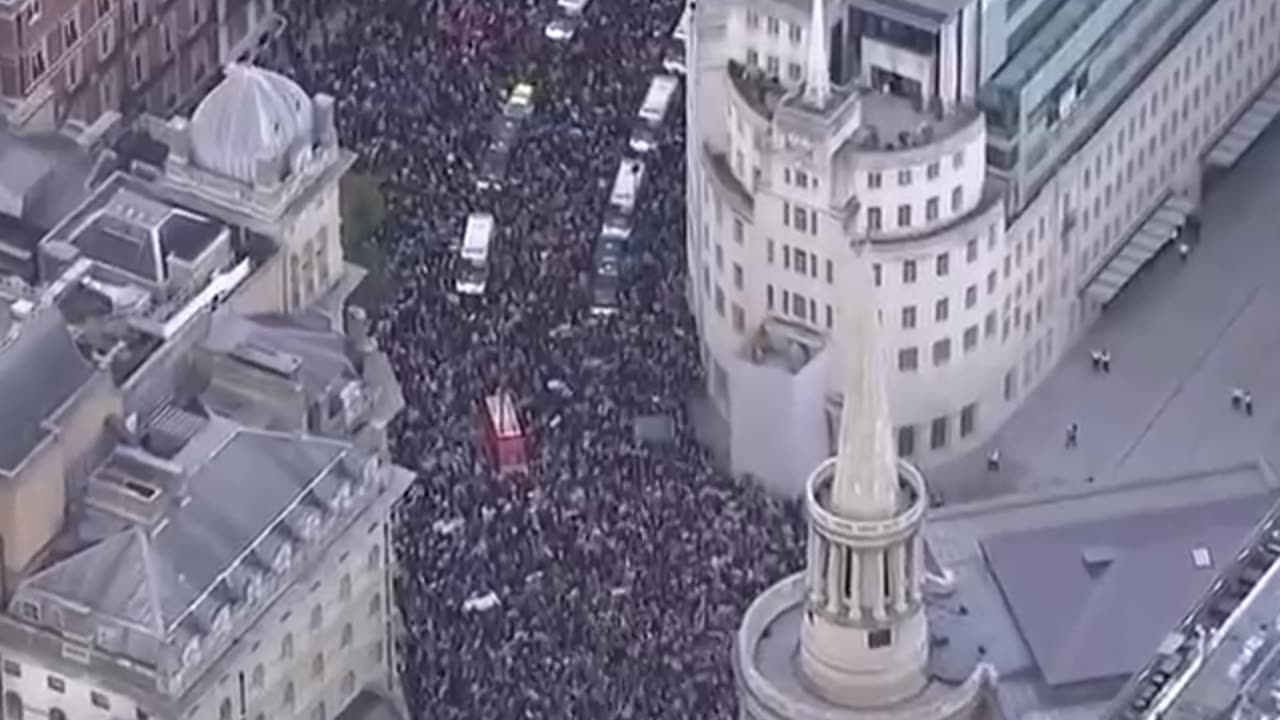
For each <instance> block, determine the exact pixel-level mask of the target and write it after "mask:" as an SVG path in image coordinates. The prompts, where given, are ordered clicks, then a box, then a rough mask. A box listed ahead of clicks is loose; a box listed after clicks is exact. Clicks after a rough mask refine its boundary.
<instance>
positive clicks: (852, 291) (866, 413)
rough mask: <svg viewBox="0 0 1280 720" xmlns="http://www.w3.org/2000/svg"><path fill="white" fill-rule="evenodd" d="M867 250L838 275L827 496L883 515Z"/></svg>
mask: <svg viewBox="0 0 1280 720" xmlns="http://www.w3.org/2000/svg"><path fill="white" fill-rule="evenodd" d="M820 3H821V0H819V4H820ZM869 253H870V250H869V249H868V248H866V247H863V248H861V249H854V250H853V251H852V258H851V259H852V262H851V263H850V265H849V272H848V273H847V274H846V277H844V278H842V284H843V285H844V288H843V293H842V294H841V297H840V300H841V305H840V324H839V326H838V330H839V333H840V335H839V342H838V346H839V347H838V349H840V350H841V351H842V352H841V353H840V354H841V356H842V357H841V362H842V364H841V366H840V371H841V373H842V375H843V378H842V380H843V382H842V386H843V390H844V407H843V409H842V411H841V413H840V431H839V432H840V435H839V439H838V442H837V445H836V470H835V480H834V483H833V487H832V491H831V495H832V497H831V501H832V505H833V509H834V510H835V511H836V512H839V513H842V514H847V515H848V516H851V517H855V518H866V519H884V518H889V517H892V516H893V515H895V514H896V513H897V511H898V508H897V506H896V504H897V498H898V495H899V493H898V470H897V459H896V454H895V452H894V447H893V423H892V420H891V419H890V416H889V400H888V392H887V390H886V388H885V375H884V364H883V362H882V357H883V349H882V348H881V346H880V337H879V336H880V328H879V319H878V318H879V313H878V312H877V305H876V299H875V290H874V282H873V280H872V276H871V264H870V260H869V258H868V255H869Z"/></svg>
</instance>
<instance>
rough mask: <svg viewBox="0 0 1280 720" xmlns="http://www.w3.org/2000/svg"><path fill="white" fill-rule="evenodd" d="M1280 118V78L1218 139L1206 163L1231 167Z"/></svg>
mask: <svg viewBox="0 0 1280 720" xmlns="http://www.w3.org/2000/svg"><path fill="white" fill-rule="evenodd" d="M1277 115H1280V75H1277V76H1276V77H1275V78H1274V79H1273V80H1272V81H1271V84H1270V85H1268V86H1267V87H1266V89H1265V90H1263V91H1262V93H1261V94H1259V95H1258V97H1257V99H1255V100H1254V101H1253V104H1251V105H1250V106H1249V109H1248V110H1245V111H1244V113H1243V114H1241V115H1240V117H1238V118H1236V121H1235V122H1234V123H1232V124H1231V127H1230V128H1229V129H1228V130H1227V131H1226V132H1225V133H1223V134H1222V137H1220V138H1218V142H1216V143H1214V145H1213V149H1211V150H1210V151H1209V154H1208V155H1207V156H1205V162H1206V163H1208V164H1209V165H1212V166H1214V167H1221V168H1226V167H1231V166H1232V165H1235V164H1236V161H1237V160H1239V159H1240V156H1241V155H1244V153H1245V151H1246V150H1248V149H1249V146H1250V145H1252V144H1253V143H1254V141H1255V140H1257V139H1258V138H1259V137H1260V136H1261V135H1262V133H1263V131H1264V130H1266V129H1267V126H1268V125H1270V124H1271V121H1272V120H1275V119H1276V116H1277Z"/></svg>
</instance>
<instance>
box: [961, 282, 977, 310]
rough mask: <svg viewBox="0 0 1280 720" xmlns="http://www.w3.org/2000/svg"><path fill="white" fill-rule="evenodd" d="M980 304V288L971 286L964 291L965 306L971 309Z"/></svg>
mask: <svg viewBox="0 0 1280 720" xmlns="http://www.w3.org/2000/svg"><path fill="white" fill-rule="evenodd" d="M977 304H978V286H977V285H970V286H969V287H967V288H965V289H964V306H965V309H969V308H971V307H973V306H974V305H977Z"/></svg>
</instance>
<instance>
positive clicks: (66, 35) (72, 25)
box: [62, 12, 80, 48]
mask: <svg viewBox="0 0 1280 720" xmlns="http://www.w3.org/2000/svg"><path fill="white" fill-rule="evenodd" d="M79 39H80V16H79V15H78V14H76V13H75V12H72V13H71V14H70V15H68V16H67V19H66V20H64V21H63V22H62V46H63V47H64V48H69V47H71V46H72V45H75V44H76V41H78V40H79Z"/></svg>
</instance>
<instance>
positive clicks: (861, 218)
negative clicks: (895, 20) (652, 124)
mask: <svg viewBox="0 0 1280 720" xmlns="http://www.w3.org/2000/svg"><path fill="white" fill-rule="evenodd" d="M897 4H899V3H896V0H884V2H880V3H878V4H877V5H880V6H884V5H897ZM988 4H990V3H983V7H986V5H988ZM996 4H999V3H996ZM863 5H866V3H859V2H855V1H854V0H830V1H829V2H826V3H825V4H824V5H823V12H821V13H814V12H813V6H812V4H811V3H809V2H803V3H796V2H791V1H787V0H703V2H700V3H699V4H698V8H697V10H696V12H695V19H694V32H693V33H691V36H692V39H691V40H690V46H689V54H690V62H688V63H687V66H688V67H689V68H690V71H689V92H688V93H687V97H688V103H689V107H688V114H689V123H688V126H689V128H690V130H689V132H690V134H691V138H690V143H689V145H690V162H689V171H688V172H689V188H690V198H689V202H690V208H689V237H688V247H687V252H688V264H689V269H690V288H689V291H690V294H691V300H692V301H691V305H692V307H693V309H694V312H695V315H696V317H697V323H698V328H699V331H700V334H701V337H702V341H703V356H704V357H703V360H704V362H705V366H706V369H707V383H708V395H709V397H710V399H711V402H712V405H713V406H714V407H715V408H716V409H717V410H718V412H719V414H720V415H721V416H722V417H723V418H724V420H725V425H726V426H727V428H728V447H729V455H730V458H729V460H730V464H731V466H732V469H733V470H734V471H735V472H736V473H739V474H748V475H752V476H755V477H757V478H760V479H762V480H765V481H766V482H769V483H771V484H774V485H775V486H777V487H779V488H783V489H786V490H787V491H789V492H799V490H800V488H799V487H798V485H797V484H796V478H803V477H805V476H806V474H807V472H808V470H810V469H811V468H812V467H814V465H816V464H817V463H818V462H819V461H820V460H821V459H822V458H825V457H827V456H829V454H830V452H831V451H832V440H833V438H834V428H835V418H836V416H837V413H836V412H835V410H836V409H837V408H838V407H839V402H840V400H839V397H840V393H839V390H838V387H837V385H836V384H833V380H834V379H833V378H832V377H831V375H830V373H829V371H828V367H832V366H833V364H832V363H831V360H830V359H829V356H830V355H831V354H832V353H831V352H829V350H831V351H835V350H838V345H839V342H838V338H835V340H836V341H835V342H831V340H832V338H833V335H832V334H831V331H832V329H833V328H834V327H836V315H837V314H838V313H839V307H838V303H837V302H836V301H835V298H836V289H837V287H838V284H839V283H840V280H841V276H842V272H841V270H842V267H843V266H845V265H846V264H847V257H848V255H849V247H850V244H851V243H862V242H866V243H869V247H870V249H871V260H872V262H873V269H874V272H875V278H876V282H877V287H878V293H879V295H878V298H877V303H878V306H879V312H880V318H881V323H882V329H883V333H884V340H885V344H886V346H887V348H888V353H889V364H890V367H889V372H888V375H889V377H888V385H889V391H890V394H891V398H892V406H893V408H894V419H895V422H896V423H897V427H896V428H895V440H896V443H897V449H898V452H899V453H900V454H901V455H902V456H904V457H909V458H911V459H912V460H913V461H914V462H915V463H917V464H919V465H921V466H922V467H925V468H926V469H927V468H928V467H930V466H935V465H937V464H939V463H942V462H945V461H947V460H950V459H953V458H954V457H956V456H957V455H959V454H961V453H964V452H967V451H969V450H973V449H975V448H977V447H981V446H983V445H985V444H988V443H990V442H991V441H992V437H993V434H994V433H995V431H996V430H997V429H998V428H999V426H1000V424H1001V423H1002V422H1003V420H1004V419H1005V418H1006V417H1007V416H1008V414H1009V413H1010V412H1011V411H1012V410H1013V409H1014V408H1015V407H1016V405H1017V403H1018V402H1019V401H1020V400H1021V398H1023V397H1025V396H1026V395H1027V393H1029V392H1030V391H1031V390H1032V389H1034V387H1035V386H1036V384H1037V383H1038V382H1039V380H1040V379H1041V377H1043V376H1044V375H1045V374H1046V372H1047V370H1048V369H1049V368H1051V367H1052V366H1053V365H1054V363H1056V362H1057V360H1058V358H1059V357H1060V356H1061V354H1062V352H1063V351H1064V350H1065V349H1066V348H1067V347H1069V346H1070V345H1071V343H1072V341H1073V339H1074V338H1075V337H1076V336H1077V335H1078V333H1079V332H1080V331H1081V330H1082V329H1083V328H1085V327H1087V326H1088V324H1089V323H1090V322H1091V321H1092V320H1093V319H1094V318H1095V317H1096V314H1097V313H1098V312H1099V310H1100V308H1101V306H1102V304H1103V303H1104V302H1106V301H1107V300H1109V299H1110V298H1111V297H1112V296H1114V294H1115V290H1108V283H1111V284H1116V283H1119V285H1123V283H1124V282H1126V281H1127V279H1128V276H1129V275H1126V274H1125V273H1129V274H1131V273H1132V272H1135V271H1136V267H1134V268H1132V269H1128V268H1127V266H1126V265H1125V263H1122V262H1120V261H1121V260H1125V259H1126V258H1125V257H1120V256H1121V255H1125V253H1132V252H1133V251H1132V250H1131V249H1130V248H1129V246H1130V244H1131V243H1132V242H1134V239H1135V237H1136V238H1138V239H1139V240H1141V238H1142V236H1143V233H1144V232H1145V233H1148V234H1150V233H1152V232H1156V231H1154V230H1152V229H1151V228H1152V223H1154V222H1155V221H1154V220H1153V217H1156V216H1159V218H1161V222H1162V223H1163V224H1162V225H1160V226H1159V232H1165V233H1169V232H1176V231H1177V230H1178V229H1179V228H1180V226H1181V224H1182V222H1183V221H1184V220H1185V218H1186V216H1187V215H1188V214H1189V213H1191V212H1192V210H1193V209H1194V206H1195V204H1196V203H1197V202H1198V196H1199V180H1200V175H1201V161H1200V158H1201V156H1202V155H1203V154H1204V153H1205V152H1206V150H1207V149H1208V147H1209V146H1211V145H1212V143H1213V142H1214V141H1215V139H1216V138H1218V137H1219V136H1220V135H1221V134H1222V133H1223V132H1224V131H1225V130H1226V128H1227V127H1228V126H1229V124H1230V122H1231V121H1232V120H1233V119H1234V118H1235V117H1236V116H1237V115H1238V114H1239V113H1240V112H1241V111H1242V110H1243V109H1245V108H1246V107H1247V106H1248V105H1249V103H1250V102H1251V101H1252V99H1253V98H1254V97H1256V95H1257V93H1258V91H1259V90H1260V89H1261V88H1262V87H1264V86H1265V85H1266V84H1267V83H1268V82H1269V81H1270V79H1271V78H1273V77H1274V76H1275V74H1276V67H1277V60H1278V58H1277V56H1276V52H1277V51H1276V43H1277V38H1280V29H1278V28H1277V26H1276V25H1275V22H1276V20H1275V13H1276V7H1277V0H1217V1H1216V2H1214V1H1213V0H1191V1H1190V2H1187V3H1174V4H1172V5H1169V0H1148V1H1146V2H1135V3H1132V5H1133V7H1132V8H1131V10H1130V12H1131V13H1132V16H1131V17H1129V18H1127V21H1126V24H1124V25H1122V26H1116V27H1114V28H1113V27H1112V26H1107V27H1106V28H1103V30H1107V31H1108V33H1111V34H1108V35H1107V38H1108V40H1107V42H1109V43H1112V45H1114V46H1115V47H1121V46H1122V45H1121V44H1123V43H1128V44H1123V49H1124V50H1125V52H1124V53H1117V56H1119V57H1120V60H1121V61H1124V62H1133V63H1137V64H1138V65H1140V67H1133V68H1130V67H1128V66H1127V65H1125V66H1124V67H1120V66H1117V65H1114V64H1106V63H1114V62H1115V61H1116V60H1115V58H1111V57H1108V56H1107V55H1106V51H1104V52H1102V54H1101V55H1100V56H1099V57H1097V58H1093V57H1092V56H1090V58H1089V61H1090V62H1092V63H1093V64H1094V65H1095V66H1097V67H1098V69H1096V70H1093V71H1092V72H1093V80H1092V84H1089V83H1088V82H1087V81H1088V80H1089V76H1088V73H1089V72H1090V71H1089V70H1088V69H1086V70H1085V71H1084V73H1085V74H1084V75H1083V76H1082V77H1083V78H1084V79H1083V80H1081V79H1080V78H1079V77H1077V78H1076V80H1075V81H1074V83H1070V82H1069V83H1066V84H1067V85H1069V86H1071V87H1070V90H1071V92H1070V93H1069V97H1067V96H1057V97H1056V98H1055V99H1053V100H1052V102H1047V105H1046V102H1043V101H1037V102H1040V105H1039V106H1040V107H1041V111H1039V112H1038V113H1029V115H1028V116H1029V118H1030V119H1029V120H1028V121H1027V123H1028V124H1027V128H1029V129H1025V130H1022V131H1021V134H1020V135H1013V136H1010V135H1008V131H1007V130H1006V129H1003V128H1002V129H1001V130H1000V133H1001V134H999V135H992V133H994V132H995V131H994V130H989V128H988V121H987V119H986V118H987V117H990V116H991V113H992V110H991V109H990V108H986V113H985V114H984V113H983V112H981V111H979V110H978V95H979V93H980V88H982V87H983V84H984V83H985V82H987V81H988V80H990V79H991V78H992V76H993V75H996V73H995V71H994V67H995V66H994V65H993V66H992V67H993V69H992V70H991V71H988V70H986V69H984V63H990V61H991V60H992V58H991V57H990V56H991V52H992V51H991V49H990V48H991V46H992V45H993V42H994V41H993V40H992V38H990V37H984V36H983V35H982V33H981V30H980V24H979V23H977V20H976V17H977V12H978V10H977V3H976V1H975V2H974V3H970V5H973V7H972V8H969V7H964V8H961V9H959V10H954V11H953V12H951V13H950V14H949V15H948V14H946V13H943V12H941V11H939V14H938V16H937V17H936V18H934V19H933V20H931V21H930V22H934V25H932V26H930V27H931V28H932V29H930V30H927V31H926V30H919V29H918V28H916V29H910V28H909V29H908V30H907V31H901V32H898V31H896V30H895V32H893V33H889V32H887V31H884V28H885V27H888V26H887V25H883V24H881V25H876V23H883V22H885V21H883V20H874V19H873V20H868V18H870V17H871V15H870V11H866V12H864V11H862V10H860V9H859V8H860V7H861V6H863ZM946 5H947V6H948V7H951V6H962V5H965V4H964V3H947V4H946ZM1166 5H1168V7H1165V6H1166ZM903 6H904V8H905V7H907V6H911V7H917V8H918V7H920V5H919V4H918V3H906V4H903ZM903 12H904V13H905V12H907V10H903ZM1001 12H1003V11H1001ZM1144 13H1146V14H1145V15H1144ZM815 17H816V18H818V19H817V21H815ZM904 17H905V16H904ZM1088 19H1089V20H1092V19H1093V18H1092V16H1090V18H1088ZM1099 22H1101V21H1099ZM917 24H918V25H920V26H922V27H923V26H924V24H925V23H924V22H923V21H921V22H920V23H917ZM868 27H871V28H872V29H873V30H874V29H876V28H879V30H880V31H884V32H881V35H882V36H888V35H891V36H892V37H891V38H890V40H893V41H894V42H890V41H886V40H885V38H884V37H881V36H876V33H875V32H872V31H870V30H868V29H867V28H868ZM894 27H897V26H894ZM902 27H906V25H903V26H902ZM815 28H821V30H817V31H815ZM1086 29H1087V28H1086ZM823 30H825V33H824V32H823ZM1054 30H1055V29H1054V28H1052V27H1047V28H1046V29H1045V30H1043V32H1045V33H1049V32H1053V31H1054ZM1113 30H1114V32H1112V31H1113ZM988 32H991V31H988ZM913 33H914V34H913ZM824 34H825V37H823V38H821V40H822V41H823V42H821V43H819V46H818V47H812V46H811V41H812V38H813V37H814V36H815V35H824ZM1127 34H1128V35H1133V37H1127V36H1126V35H1127ZM1113 35H1115V36H1117V37H1113ZM1162 38H1163V39H1162ZM1156 40H1160V43H1162V44H1159V43H1156ZM926 41H927V42H926ZM895 42H897V43H898V44H896V45H895ZM1003 43H1004V40H1003V39H1001V40H1000V43H997V44H1001V47H1003ZM1107 47H1111V46H1110V45H1109V46H1107ZM1010 52H1011V51H1010ZM1064 52H1065V51H1064ZM1144 53H1145V54H1146V55H1144ZM1078 54H1079V52H1078V51H1077V55H1078ZM1147 56H1150V57H1147ZM817 58H822V59H823V60H825V64H826V65H827V70H828V72H827V73H825V74H824V73H818V74H817V75H814V74H811V73H810V67H811V66H814V65H819V64H822V61H820V60H817ZM996 59H997V60H998V59H999V58H996ZM1017 59H1018V58H1017V56H1016V55H1014V56H1013V57H1012V59H1011V60H1009V62H1008V63H1006V64H1014V61H1016V60H1017ZM1050 60H1052V61H1053V62H1052V63H1051V62H1048V61H1046V63H1045V67H1046V68H1048V69H1046V70H1045V71H1044V72H1046V73H1048V72H1050V71H1051V70H1053V67H1051V66H1053V63H1058V64H1059V65H1064V66H1066V65H1068V64H1070V63H1068V62H1067V60H1066V59H1062V58H1058V57H1057V56H1052V57H1051V58H1050ZM1076 64H1077V65H1078V64H1079V63H1076ZM1073 67H1074V66H1073ZM1115 67H1120V69H1119V70H1115V69H1114V68H1115ZM1106 71H1111V72H1112V75H1114V76H1115V77H1127V76H1125V73H1129V74H1130V75H1132V78H1131V80H1126V81H1125V83H1117V82H1112V83H1109V82H1107V78H1106V77H1104V76H1102V73H1103V72H1106ZM1001 72H1004V70H1003V69H1001ZM1070 72H1076V73H1078V72H1080V71H1079V70H1078V69H1073V70H1071V71H1070ZM1070 72H1068V73H1067V76H1068V77H1071V75H1070ZM819 78H822V82H830V83H831V87H830V90H829V97H828V98H824V99H825V100H826V102H825V103H824V104H823V107H817V106H815V105H814V103H813V102H812V100H813V97H812V91H811V87H812V86H813V85H814V84H815V83H816V82H819ZM997 79H998V80H1000V81H1003V80H1004V79H1003V78H1002V77H997ZM1033 79H1034V78H1033ZM1126 83H1127V84H1126ZM1025 84H1026V87H1027V89H1026V90H1025V94H1026V95H1027V96H1028V98H1030V97H1031V96H1032V94H1033V92H1032V91H1033V90H1035V89H1036V87H1037V86H1036V83H1035V82H1032V81H1030V80H1028V81H1026V83H1025ZM1042 84H1043V83H1042ZM1058 84H1062V83H1061V82H1059V83H1058ZM1082 86H1083V87H1082ZM1030 102H1032V100H1030V99H1029V100H1027V101H1026V103H1030ZM1046 106H1048V107H1049V111H1047V113H1046V112H1045V111H1044V110H1043V108H1044V107H1046ZM1046 115H1047V116H1048V119H1046ZM1033 122H1038V123H1040V124H1039V125H1035V126H1034V127H1032V125H1031V123H1033ZM1006 147H1012V148H1013V150H1011V151H1009V154H1011V155H1012V156H1017V157H1019V158H1020V160H1019V162H1018V163H1016V164H1015V165H1016V167H1014V169H1013V170H1005V169H1002V168H1000V167H996V166H993V165H989V164H988V157H989V152H996V151H995V150H992V148H997V149H998V148H1006ZM1001 152H1003V151H1001ZM1028 158H1031V159H1030V160H1029V159H1028ZM1050 166H1052V168H1053V170H1052V172H1048V171H1047V170H1046V168H1047V167H1050ZM1167 239H1168V238H1167V237H1164V238H1163V239H1161V240H1160V242H1161V243H1162V242H1165V241H1167ZM1157 249H1158V244H1157ZM1126 257H1127V256H1126ZM1148 257H1149V255H1148ZM1118 258H1119V259H1118ZM1128 264H1133V263H1128ZM1140 264H1141V262H1139V263H1137V265H1139V266H1140ZM1116 278H1120V279H1119V280H1117V279H1116ZM1118 287H1119V286H1117V287H1116V290H1118Z"/></svg>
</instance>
